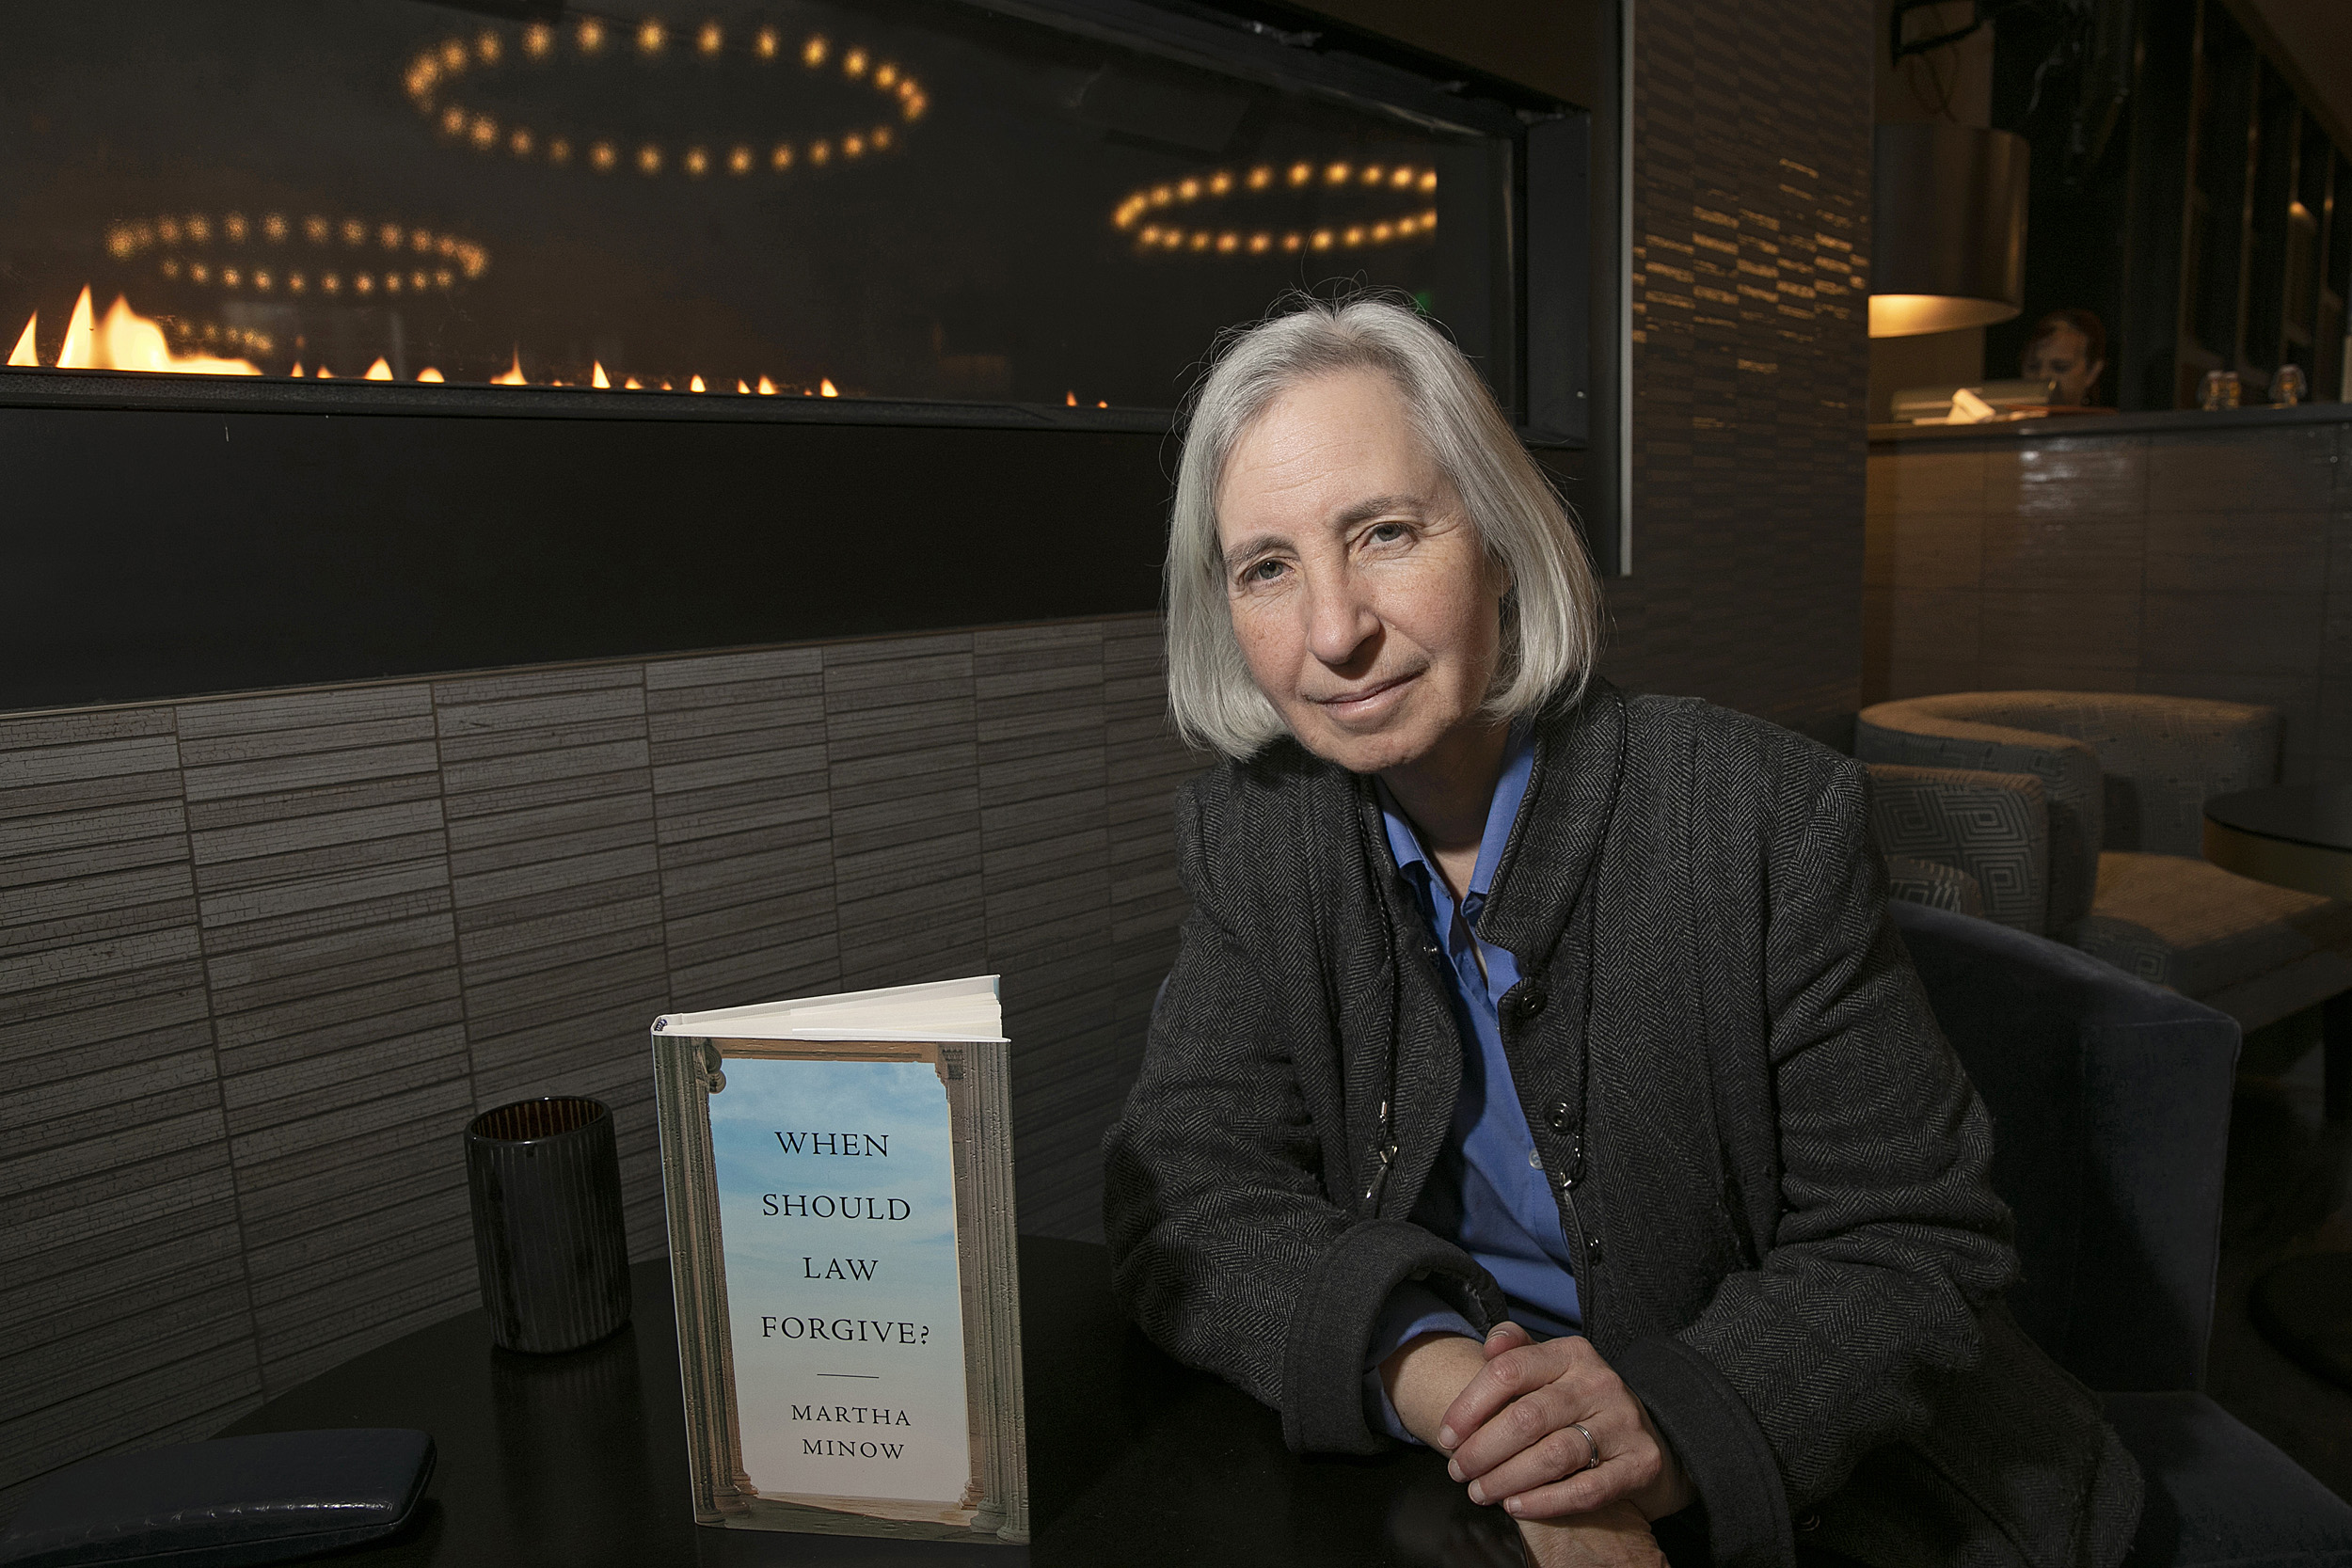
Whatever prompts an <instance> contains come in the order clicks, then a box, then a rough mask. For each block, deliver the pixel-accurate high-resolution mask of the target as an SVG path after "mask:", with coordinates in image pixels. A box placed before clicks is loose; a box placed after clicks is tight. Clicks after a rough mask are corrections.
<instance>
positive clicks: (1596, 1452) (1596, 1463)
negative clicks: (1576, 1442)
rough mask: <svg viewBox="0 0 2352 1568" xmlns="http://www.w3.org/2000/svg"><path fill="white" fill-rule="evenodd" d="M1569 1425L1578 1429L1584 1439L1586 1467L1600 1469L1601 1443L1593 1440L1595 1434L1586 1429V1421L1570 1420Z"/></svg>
mask: <svg viewBox="0 0 2352 1568" xmlns="http://www.w3.org/2000/svg"><path fill="white" fill-rule="evenodd" d="M1568 1425H1570V1426H1572V1427H1574V1428H1575V1429H1576V1433H1577V1435H1578V1436H1580V1437H1581V1438H1583V1439H1584V1469H1586V1470H1597V1469H1599V1468H1600V1445H1599V1444H1598V1443H1596V1442H1594V1441H1593V1434H1592V1433H1589V1432H1587V1431H1585V1430H1584V1423H1583V1422H1582V1421H1570V1422H1569V1423H1568ZM1582 1473H1583V1472H1582V1471H1581V1470H1580V1471H1579V1472H1578V1474H1580V1475H1581V1474H1582Z"/></svg>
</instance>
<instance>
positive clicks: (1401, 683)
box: [1309, 671, 1420, 719]
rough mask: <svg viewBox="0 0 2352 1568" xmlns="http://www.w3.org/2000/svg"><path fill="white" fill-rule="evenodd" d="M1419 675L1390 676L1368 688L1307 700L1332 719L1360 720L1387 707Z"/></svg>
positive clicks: (1416, 673) (1417, 673)
mask: <svg viewBox="0 0 2352 1568" xmlns="http://www.w3.org/2000/svg"><path fill="white" fill-rule="evenodd" d="M1419 678H1420V672H1419V671H1414V672H1413V673H1410V674H1404V675H1391V677H1389V678H1388V679H1387V680H1384V681H1375V682H1374V683H1373V684H1371V685H1370V686H1362V687H1358V688H1357V689H1355V690H1353V691H1343V692H1340V693H1338V694H1336V695H1334V696H1329V697H1314V698H1311V699H1309V700H1310V701H1311V702H1312V703H1314V705H1316V706H1318V707H1320V708H1322V709H1323V710H1324V711H1325V712H1326V713H1328V714H1330V715H1331V716H1332V717H1333V718H1336V719H1357V718H1361V717H1363V716H1364V715H1366V714H1370V713H1376V712H1378V711H1380V709H1381V708H1383V707H1385V706H1387V705H1389V704H1390V703H1391V702H1392V701H1393V700H1394V699H1395V697H1396V695H1397V694H1398V693H1399V692H1401V691H1402V690H1403V689H1405V688H1406V686H1407V685H1409V684H1411V683H1412V682H1413V681H1415V680H1417V679H1419Z"/></svg>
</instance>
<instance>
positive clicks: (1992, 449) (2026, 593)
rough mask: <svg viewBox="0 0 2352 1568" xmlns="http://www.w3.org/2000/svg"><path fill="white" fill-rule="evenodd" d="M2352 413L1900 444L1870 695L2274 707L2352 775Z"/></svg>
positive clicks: (2304, 770)
mask: <svg viewBox="0 0 2352 1568" xmlns="http://www.w3.org/2000/svg"><path fill="white" fill-rule="evenodd" d="M2347 459H2352V424H2344V423H2334V422H2324V423H2297V424H2286V423H2281V424H2280V425H2277V426H2274V427H2271V428H2267V429H2265V428H2261V427H2255V428H2246V427H2243V426H2241V427H2238V428H2232V429H2204V430H2200V429H2198V428H2196V427H2195V425H2194V424H2193V423H2188V424H2185V425H2182V426H2177V427H2175V428H2170V429H2166V430H2163V431H2160V432H2154V433H2136V434H2122V435H2116V436H2096V435H2089V436H2030V437H2023V438H2021V437H2018V436H2007V437H2000V438H1991V439H1985V440H1968V441H1945V440H1922V441H1915V442H1907V443H1903V442H1899V443H1888V444H1883V445H1881V446H1879V447H1877V448H1875V449H1873V451H1872V452H1871V455H1870V487H1869V548H1868V569H1869V587H1868V590H1867V594H1866V596H1865V604H1866V607H1867V626H1868V638H1867V659H1866V664H1865V675H1864V689H1865V696H1866V698H1867V700H1868V701H1872V702H1876V701H1879V700H1881V699H1882V698H1885V697H1909V696H1918V695H1922V694H1926V693H1930V692H1936V691H1971V690H2002V689H2024V688H2035V687H2054V688H2058V689H2068V690H2080V691H2152V692H2163V693H2168V694H2171V695H2176V696H2190V697H2225V698H2230V699H2233V700H2235V701H2239V702H2251V703H2269V704H2273V705H2277V706H2278V707H2280V708H2281V709H2283V710H2284V711H2285V714H2286V746H2285V751H2286V754H2285V759H2284V761H2285V773H2284V777H2285V779H2286V780H2287V781H2288V782H2290V783H2299V782H2303V781H2318V780H2334V781H2352V462H2348V461H2347Z"/></svg>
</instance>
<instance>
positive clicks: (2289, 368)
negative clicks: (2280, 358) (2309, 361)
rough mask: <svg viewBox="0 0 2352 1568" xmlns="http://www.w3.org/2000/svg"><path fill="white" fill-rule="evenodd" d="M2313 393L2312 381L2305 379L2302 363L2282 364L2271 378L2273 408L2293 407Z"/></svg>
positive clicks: (2271, 402)
mask: <svg viewBox="0 0 2352 1568" xmlns="http://www.w3.org/2000/svg"><path fill="white" fill-rule="evenodd" d="M2311 395H2312V388H2311V383H2310V381H2308V380H2307V379H2305V377H2304V374H2303V367H2302V366H2300V365H2281V366H2280V367H2279V373H2278V374H2277V375H2274V376H2272V377H2271V378H2270V406H2271V407H2273V408H2292V407H2294V406H2295V405H2296V404H2298V403H2301V402H2302V401H2303V400H2304V399H2305V398H2307V397H2309V396H2311Z"/></svg>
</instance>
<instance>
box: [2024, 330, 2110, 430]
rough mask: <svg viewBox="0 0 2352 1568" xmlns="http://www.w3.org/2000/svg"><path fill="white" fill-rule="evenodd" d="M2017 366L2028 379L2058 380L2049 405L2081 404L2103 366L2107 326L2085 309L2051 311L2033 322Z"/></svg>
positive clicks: (2067, 405) (2092, 388)
mask: <svg viewBox="0 0 2352 1568" xmlns="http://www.w3.org/2000/svg"><path fill="white" fill-rule="evenodd" d="M2017 368H2018V372H2019V373H2021V374H2022V375H2024V376H2025V378H2026V380H2028V381H2054V382H2056V383H2058V392H2057V394H2056V395H2055V396H2053V397H2052V398H2051V399H2050V402H2051V404H2053V405H2055V406H2058V407H2062V408H2079V407H2082V406H2083V405H2084V404H2088V403H2089V402H2090V394H2091V392H2092V391H2093V390H2094V389H2096V388H2097V387H2098V385H2099V377H2100V376H2101V375H2102V374H2104V373H2105V372H2106V368H2107V329H2106V327H2104V326H2102V325H2099V318H2098V317H2096V316H2094V315H2092V314H2091V313H2090V311H2088V310H2085V309H2079V308H2073V307H2070V308H2069V309H2064V310H2053V311H2051V312H2050V313H2049V314H2048V315H2046V316H2044V317H2042V319H2041V320H2040V321H2038V322H2036V323H2034V324H2033V331H2032V333H2031V334H2030V335H2028V336H2027V337H2026V352H2025V353H2024V354H2023V355H2021V356H2019V357H2018V362H2017Z"/></svg>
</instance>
